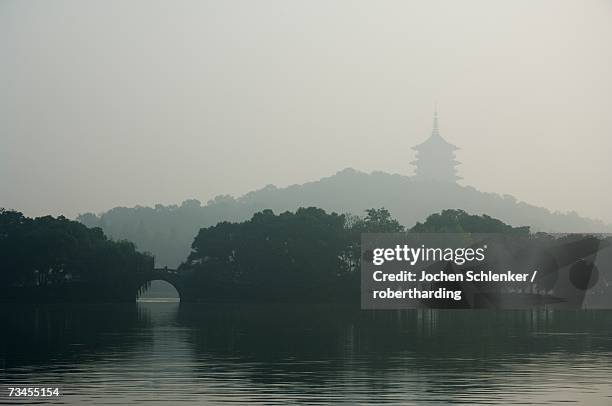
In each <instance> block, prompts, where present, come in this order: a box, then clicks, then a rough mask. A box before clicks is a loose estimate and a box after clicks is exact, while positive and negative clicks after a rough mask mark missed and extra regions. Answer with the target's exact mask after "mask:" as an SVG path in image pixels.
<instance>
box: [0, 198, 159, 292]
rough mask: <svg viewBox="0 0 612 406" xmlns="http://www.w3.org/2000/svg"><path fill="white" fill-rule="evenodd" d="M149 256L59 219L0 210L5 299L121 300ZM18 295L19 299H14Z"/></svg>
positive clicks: (0, 283)
mask: <svg viewBox="0 0 612 406" xmlns="http://www.w3.org/2000/svg"><path fill="white" fill-rule="evenodd" d="M153 264H154V259H153V256H152V255H150V254H147V253H140V252H138V251H137V250H136V247H135V245H134V244H133V243H132V242H129V241H112V240H110V239H108V238H107V237H106V236H105V235H104V233H103V232H102V230H101V229H100V228H97V227H94V228H87V227H86V226H84V225H83V224H81V223H79V222H77V221H72V220H69V219H67V218H65V217H63V216H60V217H57V218H54V217H52V216H44V217H37V218H28V217H25V216H24V215H23V214H22V213H20V212H18V211H14V210H5V209H0V290H1V291H3V294H2V297H3V298H4V299H5V300H10V299H23V300H27V299H33V300H34V301H36V300H39V299H49V300H67V301H70V300H111V301H112V300H125V299H127V298H129V297H133V295H134V291H133V289H134V286H135V285H136V284H137V283H138V281H139V280H140V279H141V278H142V275H144V274H146V272H148V271H150V270H151V269H153ZM15 295H19V296H20V297H15Z"/></svg>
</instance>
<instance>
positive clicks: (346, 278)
mask: <svg viewBox="0 0 612 406" xmlns="http://www.w3.org/2000/svg"><path fill="white" fill-rule="evenodd" d="M368 232H369V233H401V232H405V230H404V227H403V226H402V225H401V224H400V223H399V222H398V221H397V220H395V219H394V218H392V216H391V213H390V212H389V211H388V210H386V209H384V208H381V209H369V210H366V216H365V217H364V218H361V217H357V216H350V215H339V214H336V213H331V214H328V213H326V212H325V211H324V210H322V209H319V208H315V207H309V208H300V209H298V210H297V211H296V212H295V213H291V212H284V213H281V214H279V215H275V214H274V213H273V212H272V211H271V210H264V211H262V212H259V213H256V214H255V215H254V216H253V217H252V218H251V220H248V221H244V222H240V223H230V222H222V223H219V224H217V225H216V226H212V227H207V228H202V229H201V230H200V232H199V233H198V235H197V236H196V238H195V240H194V242H193V244H192V252H191V254H190V255H189V258H188V260H187V261H186V262H185V263H183V264H182V265H181V267H180V272H181V273H182V274H183V275H185V276H186V277H188V278H190V280H191V283H190V286H191V288H192V289H195V290H196V291H197V292H196V294H195V295H196V296H198V297H201V298H203V299H204V300H270V301H277V300H283V301H284V300H296V301H310V300H325V301H334V300H347V299H348V300H357V299H358V298H359V294H358V292H359V286H360V280H359V267H360V255H361V250H360V241H361V235H362V233H368ZM410 232H489V233H500V232H504V233H505V232H512V233H514V232H520V233H524V234H525V235H527V234H528V233H529V229H528V228H513V227H511V226H508V225H506V224H504V223H503V222H501V221H499V220H496V219H493V218H491V217H488V216H472V215H469V214H467V213H465V212H463V211H461V210H445V211H443V212H441V213H439V214H434V215H431V216H429V217H428V219H427V220H426V221H425V222H424V223H419V224H417V225H416V226H415V227H413V228H412V229H411V230H410Z"/></svg>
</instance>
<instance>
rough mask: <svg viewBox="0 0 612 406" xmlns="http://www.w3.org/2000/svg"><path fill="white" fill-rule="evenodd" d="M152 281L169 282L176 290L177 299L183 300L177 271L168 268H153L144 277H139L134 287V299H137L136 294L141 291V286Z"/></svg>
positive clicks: (181, 286) (182, 290) (183, 296)
mask: <svg viewBox="0 0 612 406" xmlns="http://www.w3.org/2000/svg"><path fill="white" fill-rule="evenodd" d="M153 281H163V282H166V283H168V284H170V285H171V286H172V287H173V288H174V289H175V290H176V292H177V294H178V297H179V301H184V300H185V292H184V289H183V285H182V283H181V280H180V278H179V275H178V272H176V270H174V269H169V268H156V269H153V271H151V272H149V273H148V274H147V276H146V277H145V278H143V279H141V280H140V281H139V283H138V286H137V287H136V299H138V296H139V295H140V294H141V292H142V291H143V288H144V287H145V286H146V285H147V284H149V283H151V282H153Z"/></svg>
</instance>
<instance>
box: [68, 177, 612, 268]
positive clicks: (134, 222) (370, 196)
mask: <svg viewBox="0 0 612 406" xmlns="http://www.w3.org/2000/svg"><path fill="white" fill-rule="evenodd" d="M308 206H316V207H321V208H323V209H325V210H326V211H330V212H331V211H335V212H338V213H352V214H357V215H362V214H363V212H364V210H365V209H367V208H372V207H375V208H379V207H385V208H387V209H388V210H389V211H390V212H391V214H392V215H393V216H394V217H395V218H396V219H398V220H399V221H400V223H402V224H403V225H405V226H407V227H412V226H413V225H414V224H416V223H417V222H418V221H424V220H425V219H426V218H427V216H429V215H430V214H433V213H436V212H440V211H442V210H443V209H462V210H465V211H467V212H469V213H472V214H487V215H489V216H492V217H495V218H497V219H499V220H502V221H503V222H505V223H507V224H511V225H513V226H530V227H531V228H532V230H534V231H546V232H602V233H603V232H612V226H611V225H609V224H605V223H603V222H602V221H599V220H593V219H588V218H584V217H581V216H579V215H578V214H577V213H575V212H570V213H559V212H551V211H549V210H547V209H545V208H542V207H536V206H533V205H530V204H528V203H524V202H519V201H517V200H516V199H515V198H514V197H512V196H509V195H503V196H502V195H498V194H495V193H484V192H481V191H479V190H477V189H476V188H474V187H471V186H461V185H458V184H456V183H452V182H436V181H431V180H428V181H424V180H417V179H415V178H412V177H409V176H403V175H398V174H388V173H385V172H372V173H365V172H360V171H357V170H355V169H351V168H347V169H344V170H341V171H339V172H337V173H336V174H334V175H332V176H329V177H326V178H322V179H320V180H317V181H313V182H308V183H304V184H302V185H292V186H288V187H284V188H277V187H275V186H273V185H268V186H265V187H264V188H262V189H259V190H255V191H252V192H249V193H247V194H245V195H243V196H241V197H239V198H234V197H232V196H228V195H226V196H217V197H216V198H214V199H212V200H210V201H209V202H208V203H207V204H206V205H204V206H202V205H201V203H200V202H199V201H197V200H187V201H185V202H183V203H182V204H181V205H180V206H178V205H170V206H163V205H156V206H155V207H154V208H152V207H142V206H137V207H134V208H125V207H116V208H114V209H111V210H109V211H107V212H105V213H102V214H100V215H95V214H92V213H86V214H83V215H80V216H79V217H78V220H79V221H81V222H82V223H84V224H85V225H87V226H90V227H91V226H99V227H101V228H102V229H103V230H104V232H105V233H106V234H107V235H110V236H112V237H113V238H116V239H121V238H125V239H129V240H132V241H134V242H135V243H136V244H137V246H138V247H139V249H141V250H144V251H150V252H152V253H153V254H154V255H155V256H156V263H157V265H161V266H164V265H167V266H176V265H178V264H179V263H180V262H182V261H183V260H184V259H185V258H186V257H187V255H188V254H189V252H190V246H191V242H192V241H193V238H194V236H195V235H196V233H197V231H198V230H199V229H200V228H201V227H207V226H211V225H214V224H216V223H218V222H220V221H240V220H245V219H248V218H250V217H251V216H252V214H253V213H255V212H257V211H260V210H263V209H272V210H273V211H275V212H282V211H286V210H290V211H293V210H295V209H297V208H299V207H308Z"/></svg>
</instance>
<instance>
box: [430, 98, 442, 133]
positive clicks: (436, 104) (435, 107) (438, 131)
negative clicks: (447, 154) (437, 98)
mask: <svg viewBox="0 0 612 406" xmlns="http://www.w3.org/2000/svg"><path fill="white" fill-rule="evenodd" d="M431 135H437V136H440V129H439V127H438V102H436V103H435V104H434V116H433V130H431Z"/></svg>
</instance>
